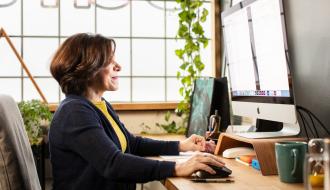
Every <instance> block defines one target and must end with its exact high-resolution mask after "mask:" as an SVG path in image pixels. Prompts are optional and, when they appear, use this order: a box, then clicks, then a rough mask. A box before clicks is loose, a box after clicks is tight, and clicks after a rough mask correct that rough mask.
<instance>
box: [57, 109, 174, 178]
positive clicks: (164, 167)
mask: <svg viewBox="0 0 330 190" xmlns="http://www.w3.org/2000/svg"><path fill="white" fill-rule="evenodd" d="M62 113H63V117H61V120H60V121H59V120H57V121H54V123H55V125H57V126H52V127H53V128H55V127H57V128H58V129H59V130H61V133H60V134H58V135H64V138H63V139H64V140H63V145H64V147H65V148H66V149H68V150H70V151H72V152H74V153H76V154H78V155H80V156H81V157H82V158H83V159H84V160H86V162H87V163H88V164H90V165H91V166H92V167H93V168H95V170H96V171H97V172H98V173H99V174H100V175H102V176H103V177H105V178H108V179H111V180H114V181H125V182H147V181H151V180H160V179H164V178H166V177H170V176H173V174H174V167H175V163H174V162H166V161H157V160H149V159H146V158H142V157H138V156H134V155H132V154H124V153H122V152H121V151H120V150H119V148H118V147H117V146H116V145H115V143H114V142H113V141H111V139H110V138H109V137H108V136H107V135H106V133H105V131H104V129H103V126H101V124H100V121H99V120H98V117H97V114H96V113H95V112H94V111H93V109H92V108H89V107H88V106H86V105H74V106H70V108H69V109H67V110H66V109H64V110H62ZM58 132H59V131H56V132H55V133H53V134H54V135H57V134H56V133H58ZM53 138H54V136H53ZM139 142H140V143H141V141H139ZM63 161H64V160H63Z"/></svg>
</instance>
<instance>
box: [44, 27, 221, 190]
mask: <svg viewBox="0 0 330 190" xmlns="http://www.w3.org/2000/svg"><path fill="white" fill-rule="evenodd" d="M115 47H116V46H115V42H114V40H112V39H108V38H105V37H103V36H101V35H91V34H84V33H82V34H76V35H74V36H72V37H69V38H68V39H67V40H66V41H65V42H64V43H63V44H62V45H61V47H60V48H59V49H58V50H57V52H56V54H55V55H54V58H53V60H52V62H51V66H50V70H51V73H52V75H53V77H54V78H55V79H56V80H57V82H58V83H59V85H60V86H61V89H62V91H63V93H64V94H65V95H66V98H65V99H64V100H63V101H62V102H61V104H60V105H59V107H58V109H57V111H56V112H55V114H54V118H53V121H52V123H51V127H50V132H49V143H50V155H51V163H52V169H53V178H54V183H53V188H54V190H56V189H61V190H63V189H98V190H102V189H135V183H144V182H147V181H152V180H161V179H164V178H167V177H171V176H190V175H191V174H192V173H193V172H195V171H197V170H205V171H208V172H209V173H214V170H212V169H211V168H210V167H209V166H208V164H212V165H217V166H222V165H223V163H222V162H221V161H220V160H219V159H218V158H217V157H216V156H214V155H211V154H208V153H201V154H198V155H195V156H193V157H192V158H190V159H189V160H187V161H185V162H182V163H175V162H169V161H157V160H150V159H146V158H144V157H142V156H155V155H160V154H172V155H176V154H178V153H179V151H190V150H192V151H195V150H198V151H204V150H205V149H206V148H207V147H211V149H213V150H214V143H213V144H208V143H206V142H205V140H204V139H203V138H202V137H200V136H195V135H194V136H191V137H190V138H188V139H186V140H184V141H181V142H175V141H156V140H151V139H146V138H141V137H136V136H134V135H132V134H131V133H130V132H129V131H127V129H126V128H125V127H124V124H123V123H121V122H120V120H119V118H118V116H117V114H116V113H115V111H114V110H113V108H112V107H111V105H110V104H109V103H108V102H107V101H105V100H104V99H103V98H102V95H103V93H104V92H105V91H114V90H117V89H118V72H119V71H120V70H121V67H120V65H119V64H118V63H117V62H116V61H115V55H114V54H115V49H116V48H115Z"/></svg>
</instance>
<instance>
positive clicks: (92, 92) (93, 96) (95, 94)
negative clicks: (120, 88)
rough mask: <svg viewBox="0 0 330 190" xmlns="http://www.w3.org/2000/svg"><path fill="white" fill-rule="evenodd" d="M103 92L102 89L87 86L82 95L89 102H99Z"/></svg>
mask: <svg viewBox="0 0 330 190" xmlns="http://www.w3.org/2000/svg"><path fill="white" fill-rule="evenodd" d="M103 93H104V91H100V90H96V89H93V88H87V90H86V92H85V93H84V96H85V97H86V98H87V99H88V100H89V101H91V102H92V101H94V102H100V101H102V96H103Z"/></svg>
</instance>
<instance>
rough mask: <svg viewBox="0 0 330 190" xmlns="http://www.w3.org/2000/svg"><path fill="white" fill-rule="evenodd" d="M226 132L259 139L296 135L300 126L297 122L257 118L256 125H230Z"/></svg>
mask: <svg viewBox="0 0 330 190" xmlns="http://www.w3.org/2000/svg"><path fill="white" fill-rule="evenodd" d="M230 128H231V129H230ZM227 132H228V133H234V134H236V135H237V136H241V137H245V138H251V139H261V138H275V137H290V136H296V135H298V134H299V132H300V127H299V124H298V122H296V123H294V124H293V123H290V124H289V123H281V122H273V121H267V120H259V119H258V120H257V122H256V126H252V125H248V126H246V125H244V126H242V125H231V126H229V127H228V130H227Z"/></svg>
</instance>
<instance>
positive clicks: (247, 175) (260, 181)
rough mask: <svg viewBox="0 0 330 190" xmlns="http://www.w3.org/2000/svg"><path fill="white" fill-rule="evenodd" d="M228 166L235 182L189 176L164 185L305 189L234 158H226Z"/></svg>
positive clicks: (191, 189)
mask: <svg viewBox="0 0 330 190" xmlns="http://www.w3.org/2000/svg"><path fill="white" fill-rule="evenodd" d="M223 160H224V161H225V163H226V166H227V167H228V168H230V169H231V170H232V171H233V173H232V175H231V176H232V178H233V179H234V180H235V182H234V183H193V182H191V181H190V180H189V179H187V178H178V177H177V178H168V179H166V180H165V182H164V185H165V187H166V188H167V189H169V190H185V189H187V190H195V189H196V190H203V189H221V187H222V188H223V189H226V190H238V189H239V190H247V189H249V190H252V189H256V190H291V189H292V190H295V189H300V190H301V189H303V184H287V183H282V182H280V180H279V178H278V176H277V175H274V176H263V175H261V172H260V171H257V170H255V169H253V168H252V167H250V166H245V165H242V164H240V163H238V162H236V161H235V160H233V159H224V158H223Z"/></svg>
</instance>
